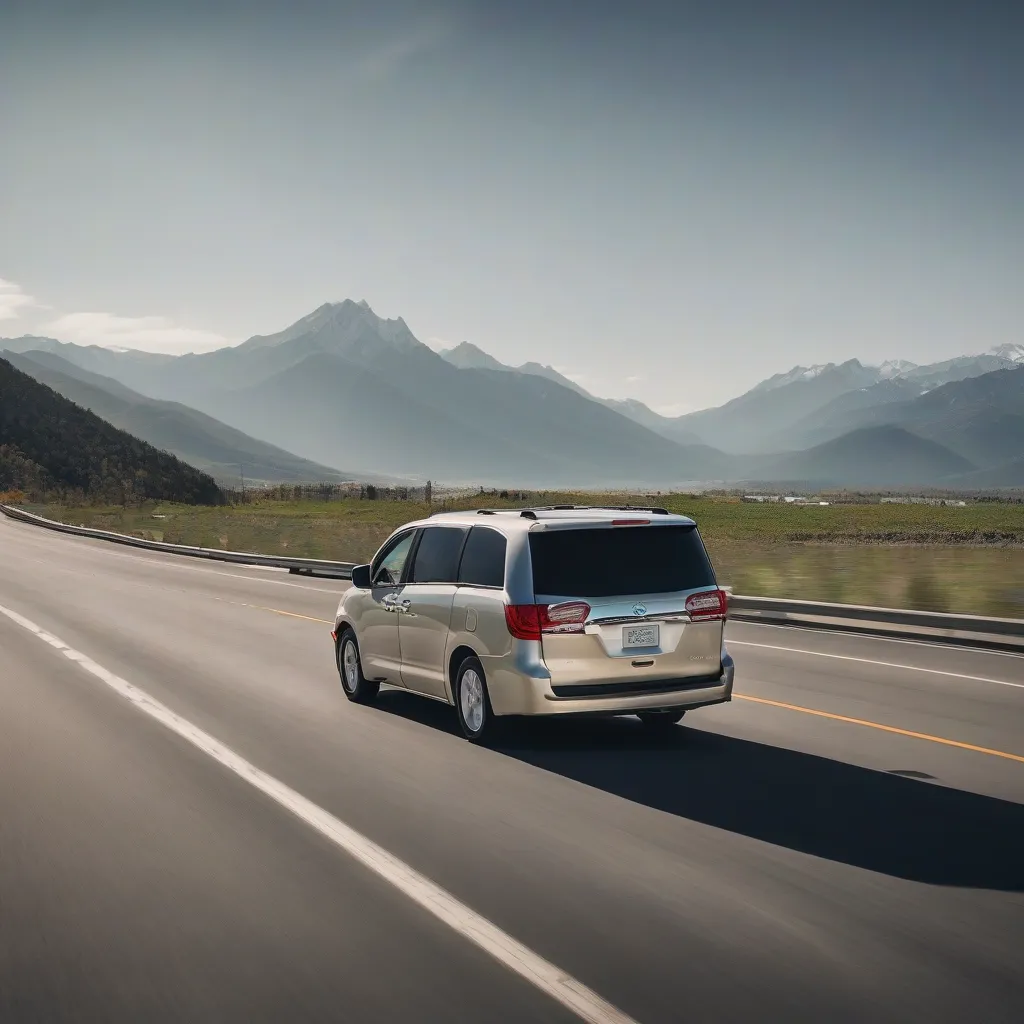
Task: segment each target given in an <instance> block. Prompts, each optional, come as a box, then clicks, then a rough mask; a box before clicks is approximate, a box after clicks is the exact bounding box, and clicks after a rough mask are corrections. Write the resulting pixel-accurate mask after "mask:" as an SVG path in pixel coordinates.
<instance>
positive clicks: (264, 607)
mask: <svg viewBox="0 0 1024 1024" xmlns="http://www.w3.org/2000/svg"><path fill="white" fill-rule="evenodd" d="M214 601H220V602H221V604H232V605H234V606H235V607H236V608H252V609H254V610H255V611H258V612H273V613H274V614H275V615H286V616H287V617H288V618H289V619H304V620H305V621H306V622H317V623H323V625H325V626H333V625H334V622H333V621H332V620H331V619H318V618H316V617H315V616H313V615H300V614H299V613H298V612H286V611H285V610H284V609H283V608H269V607H267V605H264V604H248V603H247V602H245V601H228V600H225V599H224V598H223V597H215V598H214Z"/></svg>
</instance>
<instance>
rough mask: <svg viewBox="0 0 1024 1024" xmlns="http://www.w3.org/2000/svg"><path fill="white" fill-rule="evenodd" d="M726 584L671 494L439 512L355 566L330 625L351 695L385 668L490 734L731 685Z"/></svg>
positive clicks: (473, 731)
mask: <svg viewBox="0 0 1024 1024" xmlns="http://www.w3.org/2000/svg"><path fill="white" fill-rule="evenodd" d="M727 611H728V599H727V595H726V593H725V592H724V591H723V590H722V589H721V588H720V587H719V586H718V583H717V581H716V579H715V573H714V569H713V568H712V565H711V561H710V559H709V558H708V555H707V552H706V551H705V548H704V544H703V542H702V541H701V538H700V534H699V532H698V530H697V525H696V523H695V522H694V521H693V520H692V519H689V518H687V517H685V516H681V515H675V514H671V513H669V512H668V511H666V510H665V509H661V508H650V509H638V508H633V507H628V508H624V507H615V508H595V507H578V506H551V507H547V508H528V509H479V510H476V511H471V512H456V513H441V514H438V515H434V516H432V517H431V518H429V519H426V520H422V521H419V522H414V523H409V524H408V525H406V526H403V527H401V528H400V529H399V530H396V531H395V533H393V534H392V535H391V537H389V538H388V540H387V541H386V542H385V543H384V545H383V546H382V547H381V548H380V550H379V551H378V552H377V554H376V555H375V556H374V558H373V561H372V562H371V563H370V564H369V565H360V566H357V567H356V568H355V569H353V571H352V586H351V588H350V589H349V590H347V591H346V592H345V593H344V594H343V595H342V598H341V601H340V603H339V605H338V610H337V614H336V616H335V625H334V630H333V631H332V637H333V638H334V644H335V658H336V662H337V666H338V671H339V674H340V676H341V683H342V687H343V689H344V691H345V694H346V696H347V697H348V698H349V700H352V701H356V702H359V703H367V702H370V701H372V700H374V699H375V698H376V696H377V694H378V692H379V690H380V687H381V685H382V684H388V685H391V686H395V687H401V688H403V689H405V690H409V691H411V692H413V693H417V694H421V695H423V696H426V697H432V698H434V699H435V700H439V701H444V702H446V703H448V704H450V705H453V706H454V707H455V710H456V714H457V716H458V721H459V724H460V726H461V728H462V732H463V733H464V735H465V736H466V737H467V739H469V740H471V741H473V742H480V741H481V740H482V739H484V738H485V737H486V736H487V734H488V730H489V727H490V726H491V724H492V721H493V719H494V718H496V717H500V716H505V715H566V714H571V715H582V714H591V715H593V714H601V715H636V716H637V717H638V718H639V719H640V721H641V722H643V723H644V724H645V725H647V726H649V727H651V728H652V729H663V728H665V727H669V726H673V725H675V724H676V723H677V722H679V721H680V719H681V718H682V717H683V715H684V714H685V713H686V712H687V711H689V710H692V709H694V708H699V707H706V706H708V705H711V704H721V703H724V702H726V701H729V700H731V699H732V687H733V675H734V665H733V660H732V658H731V657H730V656H729V654H728V653H727V651H726V649H725V646H724V639H723V634H724V627H725V620H726V615H727Z"/></svg>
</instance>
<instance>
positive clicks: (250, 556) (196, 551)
mask: <svg viewBox="0 0 1024 1024" xmlns="http://www.w3.org/2000/svg"><path fill="white" fill-rule="evenodd" d="M0 512H2V513H3V514H4V515H5V516H7V517H8V518H10V519H16V520H18V521H19V522H23V523H31V524H32V525H33V526H41V527H43V528H44V529H47V530H55V531H56V532H58V533H71V534H75V535H76V536H79V537H92V538H95V539H96V540H106V541H111V542H112V543H114V544H125V545H127V546H128V547H133V548H144V549H146V550H148V551H162V552H165V553H167V554H172V555H187V556H189V557H191V558H207V559H211V560H213V561H217V562H234V563H235V564H236V565H264V566H269V567H271V568H274V569H287V570H288V571H289V572H292V573H300V574H302V575H306V576H325V577H330V578H331V579H349V578H351V576H352V569H353V567H354V565H355V564H356V563H354V562H332V561H329V560H327V559H317V558H288V557H286V556H284V555H260V554H257V553H256V552H249V551H223V550H221V549H220V548H199V547H191V546H189V545H186V544H165V543H163V542H162V541H157V540H144V539H143V538H142V537H131V536H129V535H128V534H124V533H113V532H111V531H110V530H93V529H90V528H89V527H86V526H70V525H69V524H67V523H58V522H55V521H54V520H53V519H44V518H43V517H42V516H37V515H34V514H33V513H31V512H26V511H25V510H24V509H20V508H14V507H13V506H11V505H0Z"/></svg>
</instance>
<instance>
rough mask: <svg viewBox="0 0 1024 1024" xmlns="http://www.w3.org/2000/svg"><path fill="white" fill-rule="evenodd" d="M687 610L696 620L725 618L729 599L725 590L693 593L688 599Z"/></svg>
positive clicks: (704, 620)
mask: <svg viewBox="0 0 1024 1024" xmlns="http://www.w3.org/2000/svg"><path fill="white" fill-rule="evenodd" d="M686 610H687V612H689V615H690V618H691V619H692V620H693V621H694V622H707V621H710V620H712V619H724V618H725V616H726V612H728V610H729V599H728V597H727V595H726V593H725V591H724V590H706V591H704V593H703V594H691V595H690V596H689V597H688V598H687V599H686Z"/></svg>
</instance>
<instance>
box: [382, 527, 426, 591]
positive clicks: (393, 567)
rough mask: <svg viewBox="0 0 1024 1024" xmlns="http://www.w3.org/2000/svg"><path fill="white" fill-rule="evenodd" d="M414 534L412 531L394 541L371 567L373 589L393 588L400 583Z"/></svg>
mask: <svg viewBox="0 0 1024 1024" xmlns="http://www.w3.org/2000/svg"><path fill="white" fill-rule="evenodd" d="M415 536H416V534H415V532H413V531H410V532H409V533H406V534H404V535H403V536H401V537H398V538H396V539H395V541H394V543H393V544H392V545H391V547H389V548H388V549H387V550H386V551H385V552H384V554H383V555H382V556H380V557H379V558H378V560H377V562H376V564H375V565H374V567H373V576H372V581H373V585H374V586H375V587H393V586H397V585H398V584H399V583H401V581H402V570H403V569H404V568H405V560H406V559H407V558H408V557H409V550H410V548H412V542H413V539H414V538H415Z"/></svg>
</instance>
